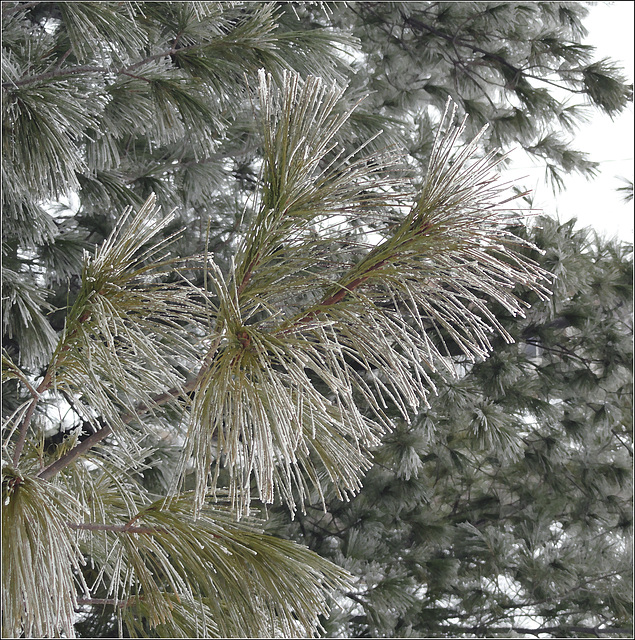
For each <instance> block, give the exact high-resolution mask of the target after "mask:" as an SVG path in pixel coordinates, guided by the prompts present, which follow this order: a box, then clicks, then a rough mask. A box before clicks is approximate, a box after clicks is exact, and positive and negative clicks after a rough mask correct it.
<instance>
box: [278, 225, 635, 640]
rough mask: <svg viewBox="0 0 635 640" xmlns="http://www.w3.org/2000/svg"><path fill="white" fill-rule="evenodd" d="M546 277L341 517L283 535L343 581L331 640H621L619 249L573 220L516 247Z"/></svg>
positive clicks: (625, 404) (625, 482)
mask: <svg viewBox="0 0 635 640" xmlns="http://www.w3.org/2000/svg"><path fill="white" fill-rule="evenodd" d="M528 234H529V239H531V240H532V242H534V243H535V244H536V245H537V246H538V247H539V248H541V249H542V250H543V252H544V253H543V254H542V255H540V254H538V253H534V254H533V257H535V258H536V259H537V260H539V261H540V263H541V265H542V266H543V267H548V268H549V269H550V270H551V271H553V272H555V273H557V274H558V278H557V280H556V281H555V283H554V293H553V296H552V297H551V298H550V299H549V300H548V301H546V302H540V301H538V300H535V299H533V296H532V295H531V293H529V292H527V295H526V296H523V297H524V299H525V300H526V301H528V302H532V305H531V308H530V309H529V310H528V312H527V315H526V317H525V318H522V319H518V318H513V317H511V316H509V315H508V314H505V313H497V318H498V319H499V320H500V321H501V322H502V324H503V326H504V327H505V329H506V330H507V331H509V332H510V334H511V335H512V337H513V338H514V342H512V343H506V342H505V341H504V340H502V339H500V338H498V339H497V341H496V343H495V344H494V348H493V352H492V354H491V356H490V357H489V358H488V359H486V360H482V361H478V362H477V363H475V364H474V365H467V366H465V368H464V370H463V371H464V372H463V374H462V375H459V376H458V377H457V379H455V380H451V381H449V380H436V379H435V382H436V383H437V387H438V390H439V392H438V395H435V396H431V397H430V399H429V401H430V407H429V408H428V409H426V410H424V411H422V412H420V413H419V414H418V416H417V418H416V419H415V420H413V421H412V422H411V423H410V424H407V423H406V422H404V421H401V420H399V419H395V422H396V423H397V427H396V429H395V430H394V431H393V432H392V433H391V434H389V435H387V436H386V437H385V438H384V439H383V440H382V444H381V446H379V447H378V448H376V450H375V457H374V465H373V467H372V469H371V470H370V471H369V472H368V474H367V475H366V476H365V478H364V486H363V488H362V490H361V492H360V494H359V495H358V496H357V497H356V498H355V499H354V500H352V501H351V502H349V503H347V502H342V501H341V500H338V499H337V498H336V497H335V496H331V499H330V500H329V501H327V511H326V513H325V512H324V510H323V508H322V505H321V503H320V502H319V501H316V502H315V504H313V505H311V506H307V509H306V514H299V515H298V516H297V517H296V519H295V520H294V521H293V522H288V521H287V515H286V513H284V511H280V512H279V513H277V514H276V515H275V516H273V515H272V517H271V521H270V523H269V526H270V527H271V530H275V531H277V532H284V534H285V535H286V536H289V537H292V538H293V539H295V540H298V541H300V542H302V543H304V544H308V545H309V546H310V547H311V548H312V549H314V550H315V551H317V552H318V553H319V554H320V555H322V556H323V557H326V558H332V559H333V560H334V561H335V562H337V563H338V564H339V565H341V566H343V567H345V568H347V569H348V570H349V571H350V572H351V573H353V574H354V575H356V576H358V578H359V579H358V581H357V582H356V584H355V587H354V589H353V590H352V591H351V592H349V593H348V594H347V595H348V599H342V600H340V601H339V603H338V608H336V609H335V610H334V612H333V614H332V616H331V618H330V620H329V623H328V625H327V628H328V630H329V635H330V636H333V637H369V636H371V637H393V638H394V637H509V636H510V635H512V636H513V635H516V636H521V637H526V636H529V635H533V634H534V633H538V632H540V631H542V632H543V633H546V634H549V635H552V636H554V637H572V638H579V637H591V636H593V635H602V636H605V637H630V635H632V562H633V559H632V544H631V541H632V519H633V518H632V465H633V457H632V456H633V449H632V413H633V404H632V400H633V389H632V367H633V360H632V346H633V343H632V281H633V272H632V269H633V263H632V249H631V247H630V246H627V245H625V244H622V243H619V242H616V241H612V242H607V241H605V240H603V239H601V238H598V237H596V236H594V234H592V232H591V231H590V230H588V229H587V230H582V231H579V230H576V229H575V228H574V221H569V222H567V223H564V224H563V223H558V222H556V221H554V220H553V219H551V218H547V217H540V218H538V219H537V220H535V221H534V223H533V224H532V227H531V229H530V230H529V231H528Z"/></svg>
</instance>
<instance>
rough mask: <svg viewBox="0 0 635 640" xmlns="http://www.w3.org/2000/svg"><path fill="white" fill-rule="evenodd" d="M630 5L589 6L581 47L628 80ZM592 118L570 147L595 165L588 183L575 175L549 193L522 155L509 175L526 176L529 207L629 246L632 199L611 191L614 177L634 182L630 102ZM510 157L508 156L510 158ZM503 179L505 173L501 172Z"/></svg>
mask: <svg viewBox="0 0 635 640" xmlns="http://www.w3.org/2000/svg"><path fill="white" fill-rule="evenodd" d="M634 7H635V2H630V1H629V2H599V3H597V5H596V6H590V7H589V15H588V17H587V18H586V19H585V20H584V25H585V27H586V28H587V30H588V31H589V34H588V36H587V38H586V39H585V41H584V44H590V45H592V46H594V47H596V55H595V57H594V59H601V58H611V59H612V60H614V61H616V62H618V63H621V65H620V66H622V67H623V69H624V75H625V76H626V77H627V79H628V81H629V82H633V8H634ZM589 113H592V114H593V116H592V119H591V120H590V122H589V123H588V124H585V125H583V126H582V127H580V129H579V131H578V132H577V134H576V135H575V139H574V141H573V144H574V147H575V148H576V149H578V150H579V151H584V152H586V153H588V154H589V158H590V159H591V160H594V161H596V162H600V163H601V164H600V167H599V170H600V174H599V175H598V176H597V177H596V178H595V179H593V180H591V181H587V180H585V179H584V178H582V177H580V176H578V175H572V176H570V177H569V178H567V181H566V183H567V189H566V191H564V192H561V193H559V194H555V195H554V193H553V191H552V190H551V187H550V186H549V185H548V184H547V183H546V182H545V181H544V173H545V172H544V167H538V166H536V167H535V168H533V169H532V168H531V166H530V165H531V163H530V162H529V161H528V160H527V158H526V157H524V158H523V156H521V157H520V158H518V161H516V163H515V164H516V166H517V169H510V170H509V173H510V174H511V175H510V177H515V176H528V177H527V179H526V180H523V181H522V184H524V185H525V186H527V188H530V189H532V191H533V195H534V206H535V207H536V208H539V209H542V211H543V213H545V214H549V215H555V216H557V217H558V218H559V219H560V220H562V221H563V222H564V221H566V220H570V219H571V218H573V217H576V218H577V219H578V226H579V227H587V226H591V227H594V228H595V229H596V230H597V231H598V232H600V233H602V234H603V235H606V236H609V237H613V236H616V237H618V238H619V239H621V240H627V241H629V242H633V201H631V202H630V203H624V202H623V200H622V194H621V193H619V192H617V191H616V189H617V188H618V187H620V186H624V183H623V182H622V181H620V180H619V177H623V178H628V179H629V180H633V104H632V103H631V104H630V105H629V107H628V108H627V109H626V110H625V111H624V112H623V113H622V114H620V115H619V116H618V117H616V118H615V120H611V118H609V116H607V115H604V114H601V113H599V112H598V111H597V110H596V109H593V110H592V111H591V110H589ZM512 158H513V154H512ZM505 175H506V176H507V175H508V171H506V172H505Z"/></svg>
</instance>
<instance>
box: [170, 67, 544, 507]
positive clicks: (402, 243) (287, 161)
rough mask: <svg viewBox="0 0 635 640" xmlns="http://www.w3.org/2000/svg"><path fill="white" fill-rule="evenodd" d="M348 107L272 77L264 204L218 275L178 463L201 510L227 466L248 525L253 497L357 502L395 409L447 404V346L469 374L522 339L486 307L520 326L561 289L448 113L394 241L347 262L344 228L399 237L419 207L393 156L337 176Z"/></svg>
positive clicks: (323, 90)
mask: <svg viewBox="0 0 635 640" xmlns="http://www.w3.org/2000/svg"><path fill="white" fill-rule="evenodd" d="M341 96H342V93H341V91H339V90H336V89H335V88H331V89H329V88H327V87H325V86H324V83H323V82H322V81H321V80H319V79H317V78H308V79H307V80H306V82H304V83H301V82H300V80H299V78H298V77H297V76H296V75H294V74H290V73H287V74H285V76H284V81H283V83H282V87H281V89H277V88H276V87H275V86H274V84H273V81H272V79H271V78H270V77H267V76H265V75H264V74H263V75H261V85H260V100H261V126H262V129H263V139H264V149H265V153H264V165H263V169H262V185H261V189H260V205H259V208H258V210H257V212H256V213H255V214H254V216H253V219H252V220H251V224H250V226H249V228H248V230H247V232H246V234H245V238H244V241H243V243H242V245H241V247H240V249H239V251H238V254H237V257H236V261H235V263H234V266H233V269H232V271H231V273H229V274H228V275H226V276H223V275H222V274H221V273H220V271H219V270H218V268H215V267H212V269H211V271H210V274H209V276H210V279H211V281H212V282H213V283H214V287H215V289H216V293H217V297H218V300H219V306H218V317H217V324H216V329H215V333H214V335H213V336H211V337H210V338H211V339H212V340H213V344H214V345H215V349H216V350H215V352H214V355H213V359H212V361H211V364H210V367H209V368H208V369H207V370H206V371H205V374H204V375H203V376H202V377H201V378H200V384H199V386H198V388H197V393H196V396H195V399H194V401H193V404H192V407H191V411H190V413H189V419H188V435H187V438H186V447H185V451H184V456H183V460H182V465H181V475H182V476H183V475H184V474H185V473H186V472H187V470H188V469H190V468H193V470H194V473H195V475H196V477H197V481H196V494H197V496H198V501H197V504H198V505H199V508H200V506H201V505H202V504H203V502H204V496H205V495H206V491H207V489H208V487H209V486H210V483H211V487H212V488H215V487H217V486H218V485H219V482H220V477H221V475H220V474H221V469H224V471H225V473H226V477H227V478H228V482H229V491H230V495H231V497H232V500H233V501H234V504H235V505H236V507H237V508H238V511H239V512H243V513H245V512H247V511H248V508H249V503H250V500H251V497H252V491H253V490H255V491H256V495H257V497H258V499H260V500H261V501H263V502H265V503H267V502H273V500H274V498H275V495H276V492H278V493H279V494H280V496H281V497H282V498H283V499H284V500H285V501H286V502H287V504H288V506H289V508H290V509H291V510H292V511H293V510H295V509H296V508H297V506H298V505H299V506H300V508H302V504H303V501H304V499H305V498H306V496H308V495H310V492H311V491H317V494H318V495H322V493H323V491H324V479H326V478H328V482H329V483H332V484H333V485H334V487H335V490H336V491H337V492H338V495H340V496H341V497H342V498H345V497H346V496H348V495H352V494H354V493H355V492H356V491H357V490H358V489H359V487H360V482H361V478H362V476H363V473H364V471H365V469H367V468H368V464H369V459H370V457H369V450H370V449H371V448H372V447H373V445H375V444H376V443H377V442H378V438H379V437H380V436H381V434H382V433H384V432H386V431H388V430H390V429H391V428H392V425H391V421H390V419H389V418H388V417H387V416H386V413H385V402H386V400H385V399H389V400H390V402H392V403H394V405H395V406H396V407H397V409H398V410H399V411H400V413H401V414H402V415H403V417H404V418H405V419H406V420H408V419H409V416H410V415H412V413H413V412H414V411H416V410H417V408H418V407H419V405H420V404H421V403H424V404H425V403H426V396H427V394H428V393H430V392H434V385H433V383H432V379H431V376H432V374H433V373H434V372H436V371H437V369H439V368H441V369H447V368H448V358H447V356H448V355H449V353H450V351H449V348H448V346H447V341H452V343H453V344H454V345H455V346H456V347H458V349H459V350H460V351H461V352H462V353H463V354H464V355H465V356H466V357H467V358H468V359H469V360H472V361H473V360H474V359H475V358H483V357H486V356H487V354H488V353H489V351H490V350H491V342H490V339H489V336H490V335H491V333H492V332H493V331H497V332H499V333H500V334H502V335H503V337H504V338H505V339H507V340H510V339H511V338H510V336H509V335H508V334H507V333H506V331H505V330H504V328H503V327H502V325H501V324H500V323H499V322H498V321H497V319H496V317H495V315H494V313H493V312H492V311H491V310H490V309H489V307H488V304H489V302H488V300H489V301H495V302H497V303H498V304H501V305H502V306H503V307H504V308H505V309H506V310H507V311H509V312H510V313H512V314H522V312H523V305H522V303H521V302H520V301H519V300H518V298H517V297H516V296H515V295H514V293H513V289H514V287H516V286H519V285H521V286H524V287H528V288H530V289H532V290H534V291H535V292H536V293H537V294H538V295H539V296H543V297H544V296H546V295H547V293H548V290H547V289H546V287H545V285H544V283H545V282H546V280H547V273H546V272H545V271H543V270H542V269H540V268H539V267H538V266H537V265H536V264H534V263H533V262H531V261H530V260H528V259H527V258H525V257H523V256H522V255H521V254H520V253H518V252H517V249H518V248H520V247H522V246H523V245H522V242H521V241H520V240H518V239H517V238H515V237H514V236H513V235H512V234H511V233H510V232H509V231H508V227H509V226H510V224H512V223H513V222H514V221H516V220H517V216H516V215H515V214H514V213H513V212H510V210H509V209H508V208H507V207H506V205H507V203H508V201H509V200H510V198H509V196H508V195H507V185H501V184H500V181H499V179H498V174H497V173H496V164H497V162H496V161H495V159H494V156H495V153H494V152H492V153H489V154H487V155H486V156H484V157H482V158H474V155H475V153H476V151H477V148H478V147H477V142H478V137H477V139H475V140H474V141H472V142H471V143H469V144H467V145H465V146H463V147H462V148H457V147H459V140H460V136H461V134H462V132H463V130H464V123H462V124H460V125H458V126H455V125H454V124H453V122H454V119H455V107H453V106H452V105H451V104H450V103H449V102H448V105H447V108H446V112H445V114H444V116H443V120H442V123H441V126H440V128H439V133H438V135H437V137H436V140H435V144H434V148H433V151H432V155H431V159H430V163H429V168H428V175H427V178H426V180H425V181H424V183H423V185H422V186H421V188H420V190H419V193H418V194H417V195H416V196H415V198H414V202H412V204H411V205H410V208H409V209H406V210H405V212H404V213H403V215H402V218H401V220H400V222H399V223H398V224H397V225H396V227H395V228H394V231H393V233H392V234H391V235H389V236H388V237H387V238H386V239H384V240H383V241H382V240H379V241H377V242H375V244H374V246H372V248H370V250H368V251H366V252H365V253H364V252H363V253H362V255H361V256H360V255H357V256H355V255H354V253H351V254H350V255H348V257H347V258H345V259H343V260H340V261H338V260H333V259H332V257H333V255H334V254H337V253H338V249H341V247H344V246H346V243H347V238H346V237H345V236H344V233H345V230H346V226H345V225H341V224H340V223H339V221H341V220H342V218H344V219H349V220H352V219H353V218H355V219H356V220H357V221H358V223H359V224H362V226H363V224H364V223H363V220H364V216H365V215H368V218H369V219H372V220H373V222H374V223H376V222H377V220H384V221H385V222H386V224H387V223H388V220H391V221H394V216H395V211H399V210H403V204H404V199H403V198H404V194H405V193H407V189H406V188H405V186H404V180H405V178H404V177H403V175H402V176H399V177H397V175H396V173H395V170H396V168H397V166H398V163H397V162H396V161H395V158H394V157H390V158H388V157H387V156H384V157H383V158H382V157H380V156H377V155H375V156H374V157H373V158H372V161H368V160H365V159H364V158H363V156H362V158H361V159H360V158H359V157H354V158H353V157H349V158H346V159H345V160H344V161H343V162H342V163H340V164H337V162H339V161H338V160H337V158H338V154H337V143H336V134H337V132H338V130H339V128H340V127H341V126H342V123H343V121H344V120H345V119H346V118H347V117H350V113H351V111H345V112H343V113H340V112H337V111H336V109H335V107H336V105H337V104H338V100H340V99H341ZM333 158H335V160H333ZM334 163H335V164H334ZM322 167H327V169H323V168H322ZM333 167H336V168H333ZM369 167H372V169H371V170H369ZM330 172H331V173H330ZM360 221H361V222H360ZM366 224H368V223H366ZM371 232H372V229H371V228H370V227H369V226H367V227H366V229H365V231H364V233H365V236H364V233H360V236H359V237H360V238H362V239H364V238H365V241H366V242H368V239H369V238H372V237H375V238H377V237H378V236H377V235H376V234H375V236H373V235H372V233H371ZM360 246H362V243H361V242H360V244H359V245H357V247H356V248H357V249H359V247H360ZM368 409H370V412H369V411H368ZM307 482H308V485H307Z"/></svg>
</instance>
